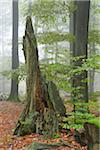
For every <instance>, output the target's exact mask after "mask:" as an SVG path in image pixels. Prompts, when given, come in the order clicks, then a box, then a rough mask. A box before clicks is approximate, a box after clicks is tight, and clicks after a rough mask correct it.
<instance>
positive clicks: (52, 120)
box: [14, 17, 66, 135]
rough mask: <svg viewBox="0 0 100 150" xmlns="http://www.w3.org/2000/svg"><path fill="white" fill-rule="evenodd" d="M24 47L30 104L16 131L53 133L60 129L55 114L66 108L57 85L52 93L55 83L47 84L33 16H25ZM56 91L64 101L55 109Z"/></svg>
mask: <svg viewBox="0 0 100 150" xmlns="http://www.w3.org/2000/svg"><path fill="white" fill-rule="evenodd" d="M23 50H24V56H25V62H26V69H27V79H26V87H27V97H26V99H27V104H26V107H25V109H24V111H23V112H22V114H21V117H20V119H19V121H18V123H17V126H16V129H15V132H14V134H17V135H24V134H28V133H31V132H35V133H44V132H46V133H47V132H48V133H49V134H51V135H52V134H53V133H55V132H56V131H57V130H58V119H57V115H56V114H57V113H60V114H61V115H64V114H65V112H66V110H65V107H64V105H63V103H61V99H60V98H59V95H58V91H57V90H56V87H55V92H56V93H53V92H52V90H51V89H52V88H53V87H54V84H52V83H51V82H50V83H46V79H45V77H43V76H42V75H41V71H40V67H39V60H38V49H37V42H36V38H35V34H34V30H33V27H32V21H31V18H30V17H27V19H26V30H25V36H24V37H23ZM54 94H56V95H57V98H58V102H60V104H61V106H60V107H61V109H60V110H59V109H57V111H56V112H55V110H56V107H55V104H56V102H55V103H54V102H52V101H51V99H50V98H51V97H50V96H51V95H52V100H54V101H55V99H54ZM58 111H59V112H58ZM62 111H63V113H62Z"/></svg>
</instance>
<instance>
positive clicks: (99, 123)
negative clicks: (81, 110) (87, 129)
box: [88, 117, 100, 128]
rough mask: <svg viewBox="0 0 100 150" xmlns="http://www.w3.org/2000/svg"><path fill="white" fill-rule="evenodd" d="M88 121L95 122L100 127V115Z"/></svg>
mask: <svg viewBox="0 0 100 150" xmlns="http://www.w3.org/2000/svg"><path fill="white" fill-rule="evenodd" d="M88 122H89V123H91V124H95V125H96V126H97V127H99V128H100V117H97V118H95V119H91V120H89V121H88Z"/></svg>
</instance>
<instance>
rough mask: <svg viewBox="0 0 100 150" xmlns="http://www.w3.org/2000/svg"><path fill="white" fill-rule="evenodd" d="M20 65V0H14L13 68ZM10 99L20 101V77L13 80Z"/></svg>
mask: <svg viewBox="0 0 100 150" xmlns="http://www.w3.org/2000/svg"><path fill="white" fill-rule="evenodd" d="M18 67H19V57H18V1H15V0H13V35H12V70H14V69H17V68H18ZM8 100H12V101H19V97H18V77H16V79H12V80H11V92H10V96H9V98H8Z"/></svg>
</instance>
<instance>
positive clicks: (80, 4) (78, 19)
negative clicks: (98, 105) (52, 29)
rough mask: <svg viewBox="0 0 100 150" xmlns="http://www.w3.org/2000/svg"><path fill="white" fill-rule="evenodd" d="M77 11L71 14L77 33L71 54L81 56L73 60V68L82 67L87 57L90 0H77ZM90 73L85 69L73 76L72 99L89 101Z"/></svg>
mask: <svg viewBox="0 0 100 150" xmlns="http://www.w3.org/2000/svg"><path fill="white" fill-rule="evenodd" d="M75 5H76V11H75V12H74V13H73V14H71V18H70V27H71V29H70V30H71V33H72V34H74V35H75V42H74V43H71V47H70V48H71V54H72V56H73V58H75V57H79V59H78V60H76V61H73V69H75V68H78V67H81V66H82V64H83V60H84V59H87V57H88V56H87V45H88V25H89V9H90V1H89V0H88V1H78V0H76V1H75ZM87 78H88V73H87V71H83V72H82V73H80V74H78V75H76V74H74V76H73V78H72V87H73V88H74V90H73V92H72V99H73V100H74V101H75V100H78V99H79V100H84V102H87V101H88V82H87V81H84V80H87Z"/></svg>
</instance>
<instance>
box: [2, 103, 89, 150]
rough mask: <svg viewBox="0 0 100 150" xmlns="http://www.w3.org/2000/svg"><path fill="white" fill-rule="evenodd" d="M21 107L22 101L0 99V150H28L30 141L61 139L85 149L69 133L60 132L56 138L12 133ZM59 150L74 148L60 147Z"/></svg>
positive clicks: (48, 141)
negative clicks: (20, 135)
mask: <svg viewBox="0 0 100 150" xmlns="http://www.w3.org/2000/svg"><path fill="white" fill-rule="evenodd" d="M23 107H24V105H23V104H22V103H15V102H8V101H0V150H28V146H29V145H30V144H31V143H32V142H43V143H53V142H54V143H55V142H60V141H61V140H64V141H66V142H68V143H70V144H71V145H72V146H73V147H76V148H79V149H80V150H86V148H85V147H83V148H81V147H80V145H79V144H78V143H76V142H75V140H74V136H73V134H71V133H70V134H65V133H61V135H60V137H59V138H56V139H50V138H44V137H43V135H38V134H30V135H26V136H23V137H18V136H15V135H13V131H14V128H15V125H16V122H17V120H18V117H19V115H20V113H21V111H22V110H23ZM56 150H57V149H56ZM59 150H75V149H74V148H69V147H66V148H64V147H62V148H59Z"/></svg>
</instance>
